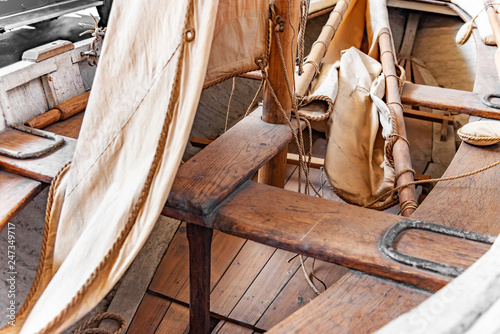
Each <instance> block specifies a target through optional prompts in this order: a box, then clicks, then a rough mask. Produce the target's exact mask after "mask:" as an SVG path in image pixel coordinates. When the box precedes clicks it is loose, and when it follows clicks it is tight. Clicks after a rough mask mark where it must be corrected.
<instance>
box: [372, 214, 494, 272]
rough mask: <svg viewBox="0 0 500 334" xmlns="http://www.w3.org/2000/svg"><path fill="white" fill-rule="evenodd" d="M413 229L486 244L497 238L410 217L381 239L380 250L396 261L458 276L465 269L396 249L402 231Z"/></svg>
mask: <svg viewBox="0 0 500 334" xmlns="http://www.w3.org/2000/svg"><path fill="white" fill-rule="evenodd" d="M411 229H415V230H425V231H431V232H434V233H439V234H444V235H448V236H452V237H457V238H461V239H466V240H472V241H477V242H482V243H485V244H493V243H494V242H495V240H496V237H494V236H491V235H488V234H482V233H476V232H471V231H465V230H462V229H459V228H455V227H449V226H443V225H438V224H432V223H427V222H423V221H417V220H409V219H405V220H402V221H400V222H398V223H396V224H394V225H393V226H391V228H390V229H389V230H387V232H386V233H385V234H384V236H383V237H382V239H380V242H379V245H378V248H379V250H380V252H381V253H382V254H384V255H385V256H387V257H388V258H390V259H393V260H394V261H397V262H400V263H404V264H407V265H409V266H412V267H416V268H420V269H424V270H428V271H432V272H435V273H438V274H441V275H444V276H449V277H457V276H458V275H460V274H461V273H463V272H464V271H465V269H464V268H459V267H455V266H452V265H449V264H446V263H440V262H434V261H430V260H425V259H421V258H418V257H414V256H410V255H406V254H403V253H400V252H399V251H397V250H396V249H394V247H393V245H394V242H395V241H396V239H397V238H398V236H399V235H400V234H401V233H402V232H404V231H406V230H411Z"/></svg>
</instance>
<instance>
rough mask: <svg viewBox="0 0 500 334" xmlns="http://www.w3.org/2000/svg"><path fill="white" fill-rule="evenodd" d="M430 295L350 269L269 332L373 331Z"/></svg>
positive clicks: (360, 332) (361, 333) (274, 333)
mask: <svg viewBox="0 0 500 334" xmlns="http://www.w3.org/2000/svg"><path fill="white" fill-rule="evenodd" d="M429 296H430V294H429V293H428V292H424V291H419V290H415V289H412V288H408V287H406V286H403V285H397V284H395V283H394V282H390V281H384V280H381V279H378V278H375V277H372V276H367V275H363V274H355V273H353V272H349V273H348V274H347V275H344V277H342V278H341V279H340V280H339V281H338V282H337V284H335V285H334V286H333V287H331V288H329V289H328V290H326V292H324V293H323V294H321V295H320V296H319V297H318V298H316V299H314V300H313V301H312V302H310V303H309V304H308V305H305V306H304V307H303V308H301V309H300V310H298V311H297V312H295V313H294V314H293V315H292V316H290V317H289V318H287V319H286V320H285V321H283V322H281V323H280V324H279V325H277V326H276V327H274V328H273V329H271V330H270V331H269V332H268V333H269V334H276V333H287V334H288V333H309V332H311V330H313V331H314V333H332V332H334V333H357V334H358V333H359V334H363V333H372V332H373V331H375V330H377V329H379V328H380V327H382V326H383V325H385V324H387V323H388V322H389V321H391V320H392V319H394V318H396V317H398V316H399V315H401V314H403V313H405V312H407V311H409V310H411V309H412V308H413V307H415V306H417V305H418V304H420V303H421V302H422V301H423V300H425V299H426V298H428V297H429ZM347 314H348V315H349V316H346V315H347Z"/></svg>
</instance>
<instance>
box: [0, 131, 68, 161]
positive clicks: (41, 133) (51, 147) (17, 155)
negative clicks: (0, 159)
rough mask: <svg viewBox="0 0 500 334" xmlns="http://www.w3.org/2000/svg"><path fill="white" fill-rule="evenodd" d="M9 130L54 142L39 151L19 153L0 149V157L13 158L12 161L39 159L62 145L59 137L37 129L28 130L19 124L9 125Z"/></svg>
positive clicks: (61, 139) (62, 140) (62, 141)
mask: <svg viewBox="0 0 500 334" xmlns="http://www.w3.org/2000/svg"><path fill="white" fill-rule="evenodd" d="M9 127H10V128H12V129H16V130H19V131H21V132H25V133H29V134H31V135H34V136H38V137H42V138H47V139H51V140H53V141H54V143H52V144H51V145H49V146H47V147H44V148H42V149H40V150H37V151H33V152H19V151H13V150H9V149H6V148H3V147H0V155H4V156H6V157H9V158H14V159H32V158H40V157H41V156H44V155H46V154H49V153H51V152H53V151H55V150H56V149H58V148H59V147H61V146H62V145H63V144H64V138H63V137H61V136H58V135H56V134H54V133H51V132H47V131H43V130H39V129H34V128H30V127H29V126H25V125H21V124H11V125H9Z"/></svg>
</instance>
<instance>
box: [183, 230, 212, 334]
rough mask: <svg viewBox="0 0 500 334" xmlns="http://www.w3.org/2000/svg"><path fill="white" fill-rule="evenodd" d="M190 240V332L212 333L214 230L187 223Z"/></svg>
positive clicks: (194, 333)
mask: <svg viewBox="0 0 500 334" xmlns="http://www.w3.org/2000/svg"><path fill="white" fill-rule="evenodd" d="M186 227H187V237H188V240H189V277H190V281H189V284H190V286H189V291H190V295H189V326H190V329H189V333H191V334H208V333H210V257H211V256H210V254H211V243H212V234H213V230H212V229H210V228H206V227H203V226H198V225H194V224H187V226H186Z"/></svg>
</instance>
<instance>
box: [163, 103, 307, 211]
mask: <svg viewBox="0 0 500 334" xmlns="http://www.w3.org/2000/svg"><path fill="white" fill-rule="evenodd" d="M261 112H262V111H261V109H260V108H259V109H257V110H255V111H254V112H253V113H252V114H250V115H249V116H248V117H245V118H243V119H242V120H241V121H240V122H238V123H237V124H236V125H235V126H233V127H232V128H231V129H229V130H228V131H227V132H226V133H224V134H223V135H222V136H220V137H219V138H217V139H216V140H215V141H214V142H213V143H212V144H210V145H209V146H207V147H206V148H205V149H204V150H202V151H201V152H200V153H198V154H197V155H196V156H194V157H193V158H191V159H190V160H188V161H186V163H185V164H183V165H182V166H181V167H180V168H179V171H178V172H177V177H176V178H175V181H174V184H173V186H172V190H171V191H170V195H169V197H168V201H167V206H170V207H173V208H176V209H179V210H184V211H186V213H187V212H188V211H190V212H192V213H198V214H199V213H210V212H211V211H212V210H213V209H214V208H215V207H216V206H217V205H218V204H219V203H220V202H221V201H222V200H224V199H225V198H226V197H227V196H229V195H230V194H231V193H232V192H233V191H234V190H235V189H236V188H238V186H240V185H241V184H242V183H243V182H245V181H246V180H248V179H250V178H251V177H252V175H254V174H255V173H256V172H257V170H258V169H259V168H260V167H261V166H263V165H264V164H265V163H266V162H267V161H269V159H270V158H271V157H273V156H275V155H276V154H277V153H278V152H279V151H281V149H282V148H284V147H285V146H286V145H288V143H289V142H290V141H291V140H292V138H293V135H292V132H291V131H290V128H289V127H288V125H286V124H270V123H266V122H264V121H262V120H261V118H260V114H261ZM293 123H294V124H295V122H293ZM301 126H302V128H304V127H305V124H304V123H302V124H301ZM295 131H297V130H295ZM221 152H223V153H224V154H222V155H221ZM186 218H187V217H186Z"/></svg>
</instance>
